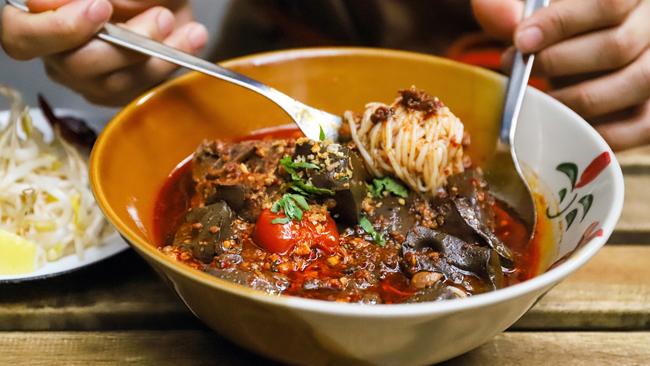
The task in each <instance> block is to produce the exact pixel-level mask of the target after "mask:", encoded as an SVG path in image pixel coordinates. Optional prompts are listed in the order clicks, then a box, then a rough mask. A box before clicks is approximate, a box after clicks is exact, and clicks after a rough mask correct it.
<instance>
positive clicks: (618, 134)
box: [472, 0, 650, 149]
mask: <svg viewBox="0 0 650 366" xmlns="http://www.w3.org/2000/svg"><path fill="white" fill-rule="evenodd" d="M472 5H473V9H474V13H475V15H476V18H477V20H478V21H479V23H481V25H482V26H483V27H484V29H485V30H486V31H487V32H488V33H490V34H492V35H495V36H497V37H501V38H505V39H511V40H514V44H515V46H516V47H517V48H518V49H520V50H521V51H522V52H524V53H537V56H536V59H535V66H534V72H535V73H538V74H541V75H544V76H547V77H549V78H551V80H552V83H553V85H554V86H556V89H555V90H552V91H551V92H550V94H551V95H552V96H554V97H555V98H557V99H559V100H560V101H562V102H563V103H564V104H566V105H567V106H569V107H570V108H571V109H573V110H575V111H576V112H578V113H579V114H580V115H582V116H583V117H585V118H586V119H587V120H589V121H590V122H592V123H593V124H594V125H595V127H596V129H597V130H598V131H599V132H600V133H601V134H602V135H603V137H604V138H605V139H606V140H607V142H608V143H609V144H610V145H611V146H612V148H614V149H625V148H629V147H633V146H638V145H643V144H648V143H650V50H649V47H650V21H648V20H649V19H650V1H642V0H562V1H556V2H552V3H551V5H549V7H548V8H545V9H540V10H539V11H537V12H536V13H535V14H533V15H532V16H531V17H530V18H528V19H526V20H524V21H522V22H519V19H520V18H521V13H522V11H523V2H521V1H517V0H472ZM513 52H514V51H513V49H510V50H508V51H507V52H506V53H505V54H504V57H503V60H504V66H505V67H508V64H509V62H510V60H511V58H512V53H513Z"/></svg>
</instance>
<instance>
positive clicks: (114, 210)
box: [91, 48, 623, 365]
mask: <svg viewBox="0 0 650 366" xmlns="http://www.w3.org/2000/svg"><path fill="white" fill-rule="evenodd" d="M223 65H224V66H226V67H229V68H232V69H235V70H238V71H240V72H242V73H244V74H247V75H250V76H252V77H254V78H256V79H259V80H261V81H263V82H265V83H268V84H270V85H272V86H274V87H276V88H278V89H280V90H282V91H284V92H286V93H287V94H289V95H291V96H294V97H296V98H297V99H299V100H302V101H304V102H306V103H308V104H311V105H314V106H316V107H318V108H322V109H324V110H327V111H330V112H333V113H341V112H343V111H344V110H345V109H356V110H360V109H361V108H362V107H363V105H364V104H365V103H366V102H368V101H391V100H392V99H393V98H394V97H395V96H396V91H397V90H398V89H402V88H405V87H409V86H411V85H416V86H417V87H419V88H422V89H424V90H427V91H429V92H430V93H432V94H434V95H437V96H439V97H440V98H441V99H442V100H443V101H444V102H445V103H446V104H447V105H449V106H450V108H451V109H452V111H454V113H456V114H457V115H458V116H460V118H461V119H462V120H463V121H464V122H465V124H466V126H467V128H468V130H469V131H470V132H471V134H472V136H473V138H472V139H473V142H472V144H473V145H472V148H471V153H472V155H473V158H474V160H475V161H478V162H480V161H481V159H484V158H485V157H486V156H487V155H488V154H489V153H490V146H492V145H493V144H494V141H495V139H496V131H497V123H498V117H499V114H500V110H501V100H502V93H503V86H504V78H503V77H501V76H498V75H497V74H494V73H491V72H488V71H485V70H481V69H477V68H472V67H469V66H464V65H460V64H457V63H454V62H451V61H447V60H444V59H440V58H435V57H431V56H425V55H419V54H413V53H405V52H397V51H388V50H372V49H356V48H328V49H303V50H292V51H281V52H273V53H267V54H261V55H254V56H249V57H244V58H240V59H236V60H232V61H228V62H225V63H224V64H223ZM287 122H288V119H287V117H286V116H285V115H284V114H283V113H282V112H280V111H279V110H278V109H277V108H276V107H274V106H273V105H272V104H270V103H269V102H267V101H266V100H265V99H263V98H261V97H259V96H256V95H253V94H252V93H250V92H248V91H246V90H244V89H241V88H238V87H236V86H233V85H230V84H227V83H225V82H221V81H218V80H216V79H212V78H209V77H206V76H203V75H198V74H192V73H191V74H188V75H185V76H183V77H180V78H178V79H175V80H172V81H170V82H168V83H166V84H163V85H162V86H160V87H158V88H156V89H154V90H153V91H151V92H149V93H147V94H145V95H144V96H142V97H140V98H139V99H137V100H136V101H134V102H133V103H131V104H130V105H129V106H128V107H126V108H125V109H124V110H123V111H122V112H121V113H120V114H119V115H118V116H117V117H115V119H114V120H113V121H112V122H111V123H110V124H109V125H108V127H107V128H106V130H105V131H104V132H103V133H102V135H101V136H100V138H99V140H98V142H97V144H96V145H95V149H94V151H93V154H92V159H91V179H92V186H93V189H94V192H95V195H96V196H97V200H98V202H99V204H100V206H101V208H102V210H103V211H104V213H105V214H106V216H107V217H108V218H109V220H110V221H111V222H112V223H113V224H114V225H115V226H116V227H117V229H118V230H119V231H120V232H121V234H122V235H123V236H124V238H125V239H126V240H127V241H128V242H130V244H131V246H132V247H133V248H134V249H135V250H136V251H137V252H138V253H139V254H140V255H142V257H144V258H145V259H146V260H147V261H148V262H149V263H150V264H151V266H153V267H154V268H155V269H156V270H157V272H158V273H160V275H161V276H162V277H163V278H164V279H166V280H167V282H169V284H170V285H171V287H172V288H173V290H174V291H175V292H176V293H177V294H178V295H179V296H180V297H181V298H182V299H183V301H184V302H185V304H187V306H188V307H189V308H190V309H191V310H192V312H194V314H196V316H197V317H199V318H200V319H201V320H202V321H203V322H205V323H206V324H207V325H208V326H210V327H211V328H212V329H214V330H215V331H217V332H219V333H220V334H222V335H224V336H226V337H228V338H230V339H232V340H233V341H234V342H236V343H238V344H239V345H241V346H243V347H245V348H248V349H250V350H252V351H255V352H258V353H259V354H262V355H266V356H268V357H271V358H274V359H278V360H282V361H286V362H290V363H298V364H314V365H318V364H320V365H325V364H327V365H339V364H351V363H359V364H386V365H409V364H427V363H433V362H437V361H442V360H445V359H448V358H451V357H453V356H456V355H459V354H461V353H463V352H466V351H468V350H470V349H472V348H474V347H477V346H479V345H480V344H482V343H484V342H486V341H487V340H489V339H490V337H492V336H494V335H495V334H497V333H499V332H501V331H503V330H504V329H506V328H508V327H509V326H510V325H512V324H513V323H514V322H515V321H516V320H517V319H519V317H521V316H522V315H523V314H524V313H525V312H526V311H527V310H528V309H529V308H530V307H531V306H532V305H533V304H534V303H535V301H536V300H538V299H539V298H540V297H541V296H542V295H543V294H544V293H545V292H546V291H548V290H549V289H550V288H551V287H553V286H554V285H555V284H557V283H558V282H559V281H561V280H562V279H563V278H564V277H566V276H567V275H569V274H570V273H571V272H573V271H575V270H576V269H577V268H579V267H580V266H582V265H583V264H585V262H586V261H587V260H589V258H591V257H592V256H593V255H594V254H595V253H596V251H597V250H598V249H599V248H600V247H601V246H602V245H603V244H604V243H605V241H606V239H607V237H608V236H609V235H610V234H611V232H612V230H613V229H614V224H615V223H616V220H617V219H618V217H619V214H620V212H621V206H622V202H623V178H622V174H621V170H620V167H619V165H618V163H617V162H616V160H615V158H614V155H613V154H612V151H611V150H610V149H609V147H608V146H607V145H606V144H605V142H604V141H603V140H602V139H601V138H600V136H599V135H598V134H597V133H596V132H595V131H594V130H593V129H592V128H591V127H590V126H589V125H588V124H587V123H586V122H585V121H584V120H582V119H581V118H580V117H579V116H578V115H576V114H575V113H573V112H572V111H571V110H569V109H568V108H566V107H564V106H563V105H562V104H560V103H558V102H557V101H555V100H553V99H552V98H550V97H548V96H546V95H544V94H542V93H541V92H539V91H536V90H533V89H530V90H528V92H527V97H526V101H525V104H524V107H523V111H522V114H521V124H520V129H519V131H518V134H517V142H516V147H517V149H518V150H519V154H520V157H521V158H522V159H523V160H524V161H525V162H526V164H527V165H528V167H529V168H531V169H532V171H533V172H534V173H535V174H536V175H537V176H538V177H539V180H540V182H541V184H538V186H539V187H545V189H543V192H545V193H544V194H545V201H546V202H550V203H551V204H550V205H549V207H548V208H546V207H543V208H542V211H543V212H544V213H545V215H546V216H547V217H545V218H544V219H545V222H547V223H550V225H551V226H553V227H555V228H556V231H557V232H556V233H555V238H554V239H553V240H552V243H551V244H552V245H551V247H545V248H543V253H542V254H543V255H544V258H545V259H544V260H543V261H542V263H543V267H544V268H541V272H543V273H541V274H540V275H539V276H537V277H535V278H533V279H531V280H529V281H526V282H524V283H521V284H518V285H515V286H511V287H508V288H505V289H502V290H498V291H495V292H491V293H487V294H482V295H477V296H473V297H470V298H466V299H460V300H449V301H444V302H436V303H420V304H400V305H365V306H364V305H358V304H342V303H334V302H326V301H319V300H309V299H303V298H297V297H289V296H271V295H267V294H265V293H262V292H258V291H255V290H251V289H248V288H245V287H242V286H239V285H235V284H232V283H229V282H227V281H224V280H221V279H218V278H215V277H212V276H209V275H207V274H205V273H202V272H199V271H195V270H192V269H190V268H188V267H186V266H184V265H182V264H180V263H175V262H174V261H172V260H170V259H169V258H167V257H166V256H164V255H163V254H161V253H160V252H159V251H158V249H156V248H155V247H154V245H153V243H152V237H151V236H152V235H151V234H152V221H153V220H152V210H153V205H154V200H155V197H156V195H157V193H158V191H159V189H160V188H161V185H162V184H163V182H164V180H165V178H166V177H167V175H168V174H169V173H170V171H172V169H173V168H174V167H175V166H176V165H177V164H178V163H179V162H180V161H181V160H183V159H184V158H185V157H187V156H188V155H189V154H190V153H192V152H193V151H194V149H195V148H196V146H197V145H198V144H199V143H200V142H201V140H203V139H205V138H232V137H236V136H241V135H244V134H247V133H248V132H250V131H253V130H256V129H259V128H262V127H268V126H272V125H278V124H285V123H287ZM549 268H552V269H549Z"/></svg>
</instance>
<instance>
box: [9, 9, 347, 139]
mask: <svg viewBox="0 0 650 366" xmlns="http://www.w3.org/2000/svg"><path fill="white" fill-rule="evenodd" d="M6 2H7V4H9V5H12V6H14V7H16V8H18V9H20V10H22V11H25V12H29V7H28V6H27V1H26V0H6ZM96 37H97V38H99V39H101V40H103V41H106V42H109V43H112V44H115V45H118V46H121V47H124V48H127V49H129V50H132V51H135V52H139V53H143V54H145V55H148V56H152V57H157V58H160V59H163V60H165V61H168V62H171V63H173V64H176V65H179V66H182V67H185V68H188V69H191V70H195V71H198V72H202V73H204V74H208V75H211V76H214V77H216V78H218V79H222V80H225V81H229V82H231V83H234V84H237V85H239V86H242V87H244V88H247V89H250V90H252V91H254V92H256V93H258V94H260V95H263V96H265V97H266V98H268V99H269V100H271V101H272V102H273V103H275V104H277V105H278V106H279V107H280V108H282V109H283V110H284V111H285V112H286V113H287V114H288V115H289V117H291V119H293V121H294V122H295V123H296V124H297V125H298V127H299V128H300V130H301V131H302V132H303V133H304V134H305V136H307V137H308V138H310V139H313V140H318V139H319V137H320V133H321V129H322V131H323V132H324V134H325V137H326V138H328V139H331V140H332V141H336V140H337V139H338V131H339V128H340V127H341V123H342V122H341V117H339V116H336V115H333V114H331V113H327V112H325V111H321V110H319V109H316V108H313V107H310V106H308V105H305V104H303V103H301V102H299V101H297V100H295V99H293V98H291V97H290V96H288V95H286V94H284V93H282V92H280V91H278V90H277V89H274V88H271V87H270V86H268V85H264V84H262V83H261V82H259V81H257V80H254V79H251V78H249V77H247V76H245V75H242V74H240V73H237V72H234V71H232V70H228V69H226V68H223V67H221V66H219V65H216V64H213V63H211V62H208V61H206V60H203V59H201V58H199V57H196V56H193V55H190V54H188V53H185V52H182V51H179V50H177V49H175V48H172V47H169V46H167V45H165V44H162V43H160V42H156V41H154V40H152V39H150V38H147V37H143V36H141V35H139V34H136V33H133V32H131V31H129V30H127V29H125V28H122V27H119V26H117V25H115V24H111V23H107V24H105V25H104V28H103V29H102V30H100V31H99V33H97V34H96Z"/></svg>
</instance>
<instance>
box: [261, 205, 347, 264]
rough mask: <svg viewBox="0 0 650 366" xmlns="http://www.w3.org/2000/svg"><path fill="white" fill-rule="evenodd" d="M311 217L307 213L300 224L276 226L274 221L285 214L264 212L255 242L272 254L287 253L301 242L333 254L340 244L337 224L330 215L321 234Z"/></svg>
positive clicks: (289, 223) (291, 222)
mask: <svg viewBox="0 0 650 366" xmlns="http://www.w3.org/2000/svg"><path fill="white" fill-rule="evenodd" d="M309 215H310V212H309V211H307V212H305V214H304V217H303V219H302V220H301V221H299V222H296V221H289V222H288V223H286V224H274V223H272V221H273V220H274V219H277V218H282V217H285V216H284V214H282V213H273V212H271V210H268V209H266V210H263V211H262V213H260V215H259V217H258V218H257V223H256V224H255V231H254V233H253V240H254V241H255V243H256V244H257V245H259V246H261V247H262V248H264V249H266V250H267V251H269V252H271V253H279V254H284V253H287V252H288V251H289V250H291V249H292V248H293V247H294V246H295V245H296V244H298V243H300V242H303V243H307V244H308V245H309V246H310V247H312V246H318V247H319V248H321V249H322V250H324V251H326V252H331V251H332V250H333V249H334V247H336V246H337V245H338V243H339V234H338V232H337V231H336V223H335V222H334V220H333V219H332V218H331V217H330V216H329V214H328V215H327V222H326V224H325V225H324V228H323V229H322V230H321V231H320V232H319V231H318V230H316V227H315V225H314V224H312V223H311V221H310V220H309Z"/></svg>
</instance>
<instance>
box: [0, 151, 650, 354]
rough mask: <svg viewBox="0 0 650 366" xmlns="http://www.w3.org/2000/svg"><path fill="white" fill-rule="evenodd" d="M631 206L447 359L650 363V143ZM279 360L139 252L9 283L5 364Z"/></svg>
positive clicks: (630, 167) (2, 297) (634, 171)
mask: <svg viewBox="0 0 650 366" xmlns="http://www.w3.org/2000/svg"><path fill="white" fill-rule="evenodd" d="M619 159H620V160H621V163H622V165H623V167H624V172H625V176H626V199H625V210H624V213H623V216H622V218H621V221H620V222H619V224H618V227H617V230H616V232H615V234H614V235H613V236H612V238H611V239H610V242H609V244H608V245H607V246H606V247H605V248H603V249H602V250H601V251H600V252H599V253H598V254H597V255H596V257H595V258H593V259H592V260H591V261H590V262H589V263H588V264H587V265H586V266H585V267H584V268H582V269H581V270H579V271H578V272H577V273H575V274H574V275H572V276H571V277H569V278H567V279H566V280H565V281H563V282H562V283H561V284H560V285H558V286H557V287H555V288H554V289H553V290H552V291H551V292H549V293H548V294H547V295H546V296H545V297H544V298H543V299H542V300H541V301H540V302H539V303H538V304H537V305H536V306H535V307H534V308H533V309H532V310H530V311H529V312H528V313H527V314H526V315H525V316H524V317H523V318H522V319H521V320H520V321H519V322H517V323H516V324H515V325H514V326H513V327H512V328H511V329H509V330H508V331H507V332H505V333H504V334H501V335H499V336H497V337H495V338H494V339H493V340H491V341H490V342H488V343H487V344H485V345H483V346H482V347H480V348H478V349H476V350H474V351H472V352H470V353H467V354H465V355H463V356H460V357H458V358H456V359H454V360H451V361H449V362H448V363H447V364H448V365H491V364H499V365H531V366H533V365H567V364H572V365H650V235H649V234H650V191H648V189H649V188H650V149H641V150H637V151H631V152H627V153H625V154H622V155H620V156H619ZM261 363H269V362H268V361H266V360H263V359H261V358H259V357H258V356H256V355H253V354H251V353H249V352H247V351H245V350H242V349H241V348H238V347H237V346H235V345H233V344H231V343H230V342H228V341H227V340H225V339H224V338H222V337H220V336H218V335H216V334H214V333H213V332H211V331H210V330H209V329H207V328H206V327H204V326H203V325H202V324H201V323H200V322H199V321H198V320H196V319H195V318H194V317H193V315H192V314H191V313H190V312H189V311H188V310H187V309H186V308H185V306H184V305H183V304H182V303H181V302H180V300H179V299H178V298H176V297H175V295H174V294H173V293H172V291H171V290H170V289H168V288H166V287H165V285H164V284H163V283H162V282H161V281H160V280H159V279H158V278H157V277H156V275H155V274H154V273H153V272H152V271H151V269H150V268H149V267H148V266H147V265H146V264H145V263H144V262H143V261H142V260H141V259H140V258H139V257H138V256H137V255H136V254H135V253H133V252H132V251H128V252H126V253H123V254H120V255H118V256H116V257H114V258H111V259H109V260H107V261H105V262H103V263H100V264H98V265H95V266H93V267H91V268H88V269H85V270H81V271H78V272H75V273H71V274H69V275H66V276H62V277H59V278H56V279H51V280H46V281H39V282H34V283H28V284H22V285H10V286H4V285H3V286H1V287H0V365H12V366H13V365H33V366H38V365H48V366H49V365H54V364H61V365H90V364H99V365H125V364H126V365H128V364H144V365H157V366H163V365H248V364H261Z"/></svg>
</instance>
